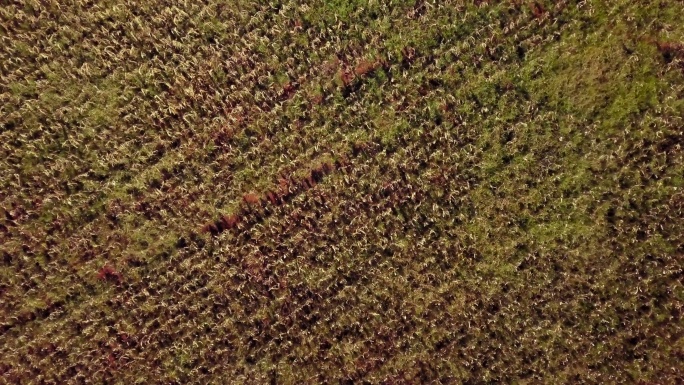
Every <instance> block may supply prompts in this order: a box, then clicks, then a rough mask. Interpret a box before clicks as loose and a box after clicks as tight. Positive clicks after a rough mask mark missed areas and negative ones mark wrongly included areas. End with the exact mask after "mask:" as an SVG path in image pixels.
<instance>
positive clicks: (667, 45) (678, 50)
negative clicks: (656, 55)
mask: <svg viewBox="0 0 684 385" xmlns="http://www.w3.org/2000/svg"><path fill="white" fill-rule="evenodd" d="M656 46H657V47H658V51H660V53H661V54H662V55H663V59H665V61H666V62H668V63H669V62H671V61H672V60H674V59H676V58H684V43H674V42H667V41H666V42H662V41H658V42H656Z"/></svg>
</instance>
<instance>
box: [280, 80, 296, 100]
mask: <svg viewBox="0 0 684 385" xmlns="http://www.w3.org/2000/svg"><path fill="white" fill-rule="evenodd" d="M298 88H299V84H297V83H293V82H288V83H286V84H285V85H284V86H283V91H282V93H281V98H282V99H292V97H293V96H294V95H295V93H296V92H297V89H298Z"/></svg>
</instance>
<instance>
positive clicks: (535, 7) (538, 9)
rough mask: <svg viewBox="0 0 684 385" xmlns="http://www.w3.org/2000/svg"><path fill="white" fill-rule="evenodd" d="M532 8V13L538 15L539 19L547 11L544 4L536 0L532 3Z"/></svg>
mask: <svg viewBox="0 0 684 385" xmlns="http://www.w3.org/2000/svg"><path fill="white" fill-rule="evenodd" d="M530 10H531V11H532V14H533V15H534V17H536V18H537V19H539V18H540V17H542V16H543V15H544V13H546V10H545V9H544V6H543V5H541V4H539V3H538V2H536V1H535V2H534V3H532V4H530Z"/></svg>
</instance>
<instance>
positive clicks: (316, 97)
mask: <svg viewBox="0 0 684 385" xmlns="http://www.w3.org/2000/svg"><path fill="white" fill-rule="evenodd" d="M311 101H312V102H313V103H314V104H316V105H320V104H323V95H321V94H317V95H314V96H313V97H312V98H311Z"/></svg>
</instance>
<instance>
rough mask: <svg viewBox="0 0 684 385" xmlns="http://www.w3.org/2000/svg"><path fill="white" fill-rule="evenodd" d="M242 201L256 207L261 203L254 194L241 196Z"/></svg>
mask: <svg viewBox="0 0 684 385" xmlns="http://www.w3.org/2000/svg"><path fill="white" fill-rule="evenodd" d="M242 199H243V200H244V201H245V203H247V204H249V205H258V204H259V202H261V199H259V196H258V195H256V194H254V193H249V194H245V195H243V196H242Z"/></svg>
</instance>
